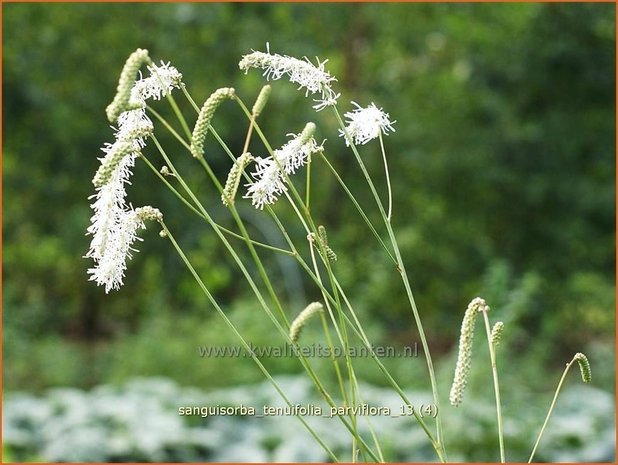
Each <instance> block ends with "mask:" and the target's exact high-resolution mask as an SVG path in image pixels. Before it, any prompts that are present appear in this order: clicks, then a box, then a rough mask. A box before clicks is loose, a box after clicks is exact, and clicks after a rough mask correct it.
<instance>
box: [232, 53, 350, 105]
mask: <svg viewBox="0 0 618 465" xmlns="http://www.w3.org/2000/svg"><path fill="white" fill-rule="evenodd" d="M266 50H267V51H266V53H265V52H256V51H253V52H252V53H250V54H248V55H244V56H243V57H242V59H241V60H240V63H238V66H239V67H240V69H241V70H243V71H244V72H245V73H247V72H248V71H249V68H258V69H263V70H264V76H265V77H266V79H268V80H270V79H272V80H277V79H281V78H282V77H283V76H286V75H287V77H288V79H289V80H290V82H292V83H295V84H298V85H299V89H303V88H304V89H305V90H306V91H305V96H307V95H309V93H312V94H318V93H319V94H320V99H315V102H317V104H316V105H314V107H313V108H315V109H316V110H317V111H320V110H322V109H324V108H325V107H327V106H330V105H335V104H336V103H337V99H338V98H339V96H340V94H337V93H335V91H334V90H333V88H332V87H331V83H332V82H334V81H336V80H337V79H336V78H335V77H333V76H331V75H330V73H329V72H328V71H326V70H325V69H324V65H325V64H326V63H327V62H328V60H325V61H322V62H320V60H319V59H317V62H318V64H317V66H316V65H314V64H312V63H311V62H310V61H309V60H308V59H307V58H305V59H304V60H299V59H298V58H293V57H289V56H287V55H279V54H278V53H270V50H269V46H268V44H266Z"/></svg>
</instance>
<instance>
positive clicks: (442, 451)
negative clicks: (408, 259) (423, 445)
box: [332, 105, 447, 461]
mask: <svg viewBox="0 0 618 465" xmlns="http://www.w3.org/2000/svg"><path fill="white" fill-rule="evenodd" d="M332 108H333V111H334V113H335V117H336V118H337V121H338V122H339V126H340V127H341V129H342V130H343V132H344V134H345V136H346V138H347V139H348V140H350V147H351V149H352V152H353V153H354V156H355V157H356V161H357V163H358V165H359V167H360V169H361V171H362V172H363V175H364V176H365V180H366V181H367V185H368V186H369V189H370V190H371V193H372V194H373V197H374V199H375V201H376V203H377V205H378V210H379V212H380V215H381V216H382V219H383V221H384V224H385V226H386V230H387V231H388V235H389V238H390V241H391V244H392V246H393V250H394V252H395V258H396V260H397V271H398V272H399V274H400V275H401V279H402V281H403V285H404V287H405V290H406V294H407V296H408V301H409V303H410V307H411V309H412V313H413V315H414V321H415V322H416V327H417V329H418V333H419V337H420V339H421V345H422V347H423V352H424V354H425V361H426V363H427V370H428V371H429V381H430V383H431V392H432V396H433V402H434V405H435V406H436V407H437V409H438V411H441V408H440V398H439V395H438V384H437V381H436V375H435V370H434V368H433V361H432V359H431V352H430V351H429V345H428V344H427V337H426V336H425V331H424V329H423V323H422V321H421V317H420V314H419V312H418V309H417V307H416V302H415V300H414V295H413V294H412V288H411V287H410V281H409V279H408V276H407V273H406V268H405V264H404V263H403V259H402V258H401V252H400V251H399V245H398V243H397V239H396V237H395V233H394V231H393V228H392V226H391V223H390V221H389V219H388V217H387V216H386V213H385V212H384V207H383V205H382V201H381V199H380V196H379V195H378V192H377V191H376V188H375V186H374V184H373V181H372V180H371V176H370V175H369V172H368V171H367V168H366V167H365V164H364V163H363V160H362V158H361V156H360V154H359V153H358V150H357V149H356V146H355V145H354V143H353V142H352V138H351V137H350V136H349V134H348V131H347V129H346V127H345V124H344V123H343V120H342V119H341V115H340V114H339V111H338V110H337V107H336V106H334V105H333V106H332ZM436 433H437V439H438V442H437V449H436V452H437V453H438V455H439V456H440V460H442V461H446V460H447V457H446V451H445V449H444V438H443V434H442V419H441V418H440V415H438V416H437V417H436Z"/></svg>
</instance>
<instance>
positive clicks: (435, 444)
mask: <svg viewBox="0 0 618 465" xmlns="http://www.w3.org/2000/svg"><path fill="white" fill-rule="evenodd" d="M236 100H237V101H238V104H239V105H240V107H241V108H242V109H243V111H244V112H245V114H246V115H247V117H248V118H250V117H251V114H250V113H249V111H248V110H247V108H246V107H245V105H244V104H243V103H242V101H241V100H240V99H239V98H238V97H237V98H236ZM255 130H256V132H257V133H258V135H259V136H260V138H261V139H262V142H263V143H264V145H265V146H266V148H267V150H268V151H269V152H270V153H272V148H271V147H270V145H269V144H268V140H267V139H266V137H265V136H264V134H263V132H262V131H261V129H260V127H259V125H258V124H256V126H255ZM218 140H220V139H218ZM323 159H324V160H325V161H326V162H327V163H328V160H326V157H323ZM328 165H329V166H330V167H331V170H332V171H333V173H334V174H335V176H336V177H337V179H338V180H339V182H340V184H341V185H342V187H343V188H344V190H345V191H346V193H348V195H349V196H350V198H351V200H352V202H353V203H354V204H355V206H356V207H357V209H358V210H359V212H360V213H361V215H362V216H363V218H364V219H365V221H366V222H367V224H368V225H369V227H370V229H371V230H372V232H374V235H375V236H376V238H377V239H378V242H379V243H380V245H382V247H383V248H384V250H385V251H386V252H387V254H388V255H389V257H390V258H391V259H392V260H393V262H394V263H395V264H397V261H396V260H395V258H394V257H393V256H392V255H391V253H390V251H389V250H388V248H387V247H386V245H385V244H384V242H383V241H382V240H381V238H380V236H379V235H378V234H377V232H376V231H375V228H373V226H372V224H371V222H370V221H369V220H368V218H367V216H366V214H365V213H364V211H363V210H362V208H361V207H360V205H359V204H358V202H357V201H356V199H355V198H354V196H353V195H352V194H351V192H350V190H349V189H348V188H347V186H346V185H345V183H344V182H343V181H342V180H341V177H340V176H339V175H338V173H337V172H336V171H335V170H334V168H332V165H330V163H328ZM268 211H269V212H270V213H271V216H272V217H273V218H274V219H275V222H276V223H277V224H278V226H279V229H280V230H281V231H282V232H283V234H284V236H285V237H286V240H287V241H288V243H290V244H291V241H290V240H289V237H288V236H287V234H286V233H285V228H284V227H283V225H281V222H280V221H279V220H278V218H277V217H276V215H274V213H273V212H272V209H271V208H270V207H268ZM382 211H383V209H382ZM291 247H292V245H291ZM293 250H295V249H293ZM296 259H297V261H299V263H300V264H301V266H302V267H303V268H304V269H305V271H307V273H308V274H309V275H310V276H312V274H313V273H312V272H311V271H310V270H309V269H308V267H307V266H306V264H303V262H302V259H301V257H300V255H297V256H296ZM312 279H313V280H314V282H316V283H317V284H318V285H320V283H318V282H317V281H316V277H315V275H313V276H312ZM335 283H336V287H337V289H338V290H339V291H342V289H341V286H340V285H339V284H338V283H337V281H336V279H335ZM333 303H334V302H333ZM348 306H349V309H350V311H351V312H352V314H353V315H354V319H355V321H356V324H357V325H358V326H359V328H361V329H360V331H361V332H362V327H361V326H360V322H359V321H358V319H357V318H356V315H355V314H354V311H353V308H352V306H351V305H349V302H348ZM344 318H345V319H346V321H348V322H349V320H348V318H347V316H346V315H345V314H344ZM349 323H350V325H351V326H352V328H353V329H354V330H355V332H357V334H359V332H358V330H357V329H356V328H355V327H354V326H353V325H352V324H351V322H349ZM362 334H363V336H364V337H361V340H362V341H363V343H364V344H365V346H366V347H367V349H369V351H370V353H371V356H372V358H373V359H374V361H375V362H376V364H377V365H378V367H379V368H380V371H381V372H382V373H383V374H384V376H385V377H386V379H387V381H388V382H389V384H391V386H392V387H393V388H394V389H395V391H396V392H397V393H398V394H399V396H400V397H401V398H402V400H403V401H404V402H405V403H406V404H407V405H409V406H412V403H411V402H410V400H409V399H408V398H407V396H406V395H405V393H404V392H403V390H402V389H401V387H400V386H399V385H398V384H397V382H396V381H395V380H394V379H393V377H392V376H391V375H390V373H389V372H388V370H387V369H386V367H385V366H384V365H383V364H382V362H381V361H380V360H379V358H378V357H377V356H376V355H375V353H374V352H373V350H372V349H371V345H370V343H369V341H368V339H367V337H366V336H365V335H364V333H362ZM421 334H422V332H421ZM424 348H425V349H427V347H426V345H424ZM427 352H428V350H426V353H427ZM432 369H433V367H432ZM430 373H433V370H431V371H430ZM435 394H436V393H435V391H434V395H435ZM434 398H435V397H434ZM436 406H437V404H436ZM438 408H439V406H438ZM414 417H415V419H416V420H417V422H418V423H419V424H420V425H421V427H422V429H423V431H424V432H425V434H426V435H427V437H428V438H429V440H430V441H431V443H432V446H433V447H434V449H435V450H436V453H437V454H438V457H439V458H440V460H441V461H442V462H445V461H446V456H445V455H444V450H443V446H442V445H441V442H439V441H437V440H436V439H435V438H434V437H433V435H432V433H431V432H430V431H429V429H428V427H427V425H426V424H425V422H424V420H423V419H422V418H421V417H420V416H419V415H418V413H417V412H416V410H415V411H414ZM437 421H438V422H439V421H440V419H439V418H438V419H437ZM440 431H441V429H440Z"/></svg>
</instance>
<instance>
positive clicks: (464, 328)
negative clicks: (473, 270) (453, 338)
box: [449, 297, 489, 407]
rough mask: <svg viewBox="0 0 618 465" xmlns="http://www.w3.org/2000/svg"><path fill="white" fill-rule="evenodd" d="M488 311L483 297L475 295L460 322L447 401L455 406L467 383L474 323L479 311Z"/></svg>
mask: <svg viewBox="0 0 618 465" xmlns="http://www.w3.org/2000/svg"><path fill="white" fill-rule="evenodd" d="M487 311H489V306H488V305H487V303H486V302H485V300H484V299H481V298H480V297H476V298H474V299H473V300H472V302H470V304H468V308H467V309H466V313H465V314H464V318H463V321H462V323H461V335H460V337H459V352H458V354H457V364H456V366H455V376H454V378H453V384H452V386H451V392H450V395H449V401H450V403H451V405H454V406H455V407H456V406H458V405H459V404H461V401H462V400H463V393H464V390H465V389H466V384H467V383H468V373H469V372H470V365H471V363H472V341H473V340H474V323H475V322H476V316H477V314H478V313H479V312H487Z"/></svg>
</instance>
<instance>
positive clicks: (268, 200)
mask: <svg viewBox="0 0 618 465" xmlns="http://www.w3.org/2000/svg"><path fill="white" fill-rule="evenodd" d="M314 131H315V124H313V123H307V125H306V126H305V129H304V130H303V132H301V133H300V134H288V136H291V137H292V139H290V140H289V141H288V142H287V143H286V144H285V145H284V146H283V147H281V148H280V149H277V150H275V151H274V153H273V156H272V157H268V158H262V157H256V158H255V164H256V169H255V171H254V172H253V173H251V175H252V176H253V178H254V181H253V182H251V183H249V184H247V186H248V189H247V194H246V195H245V196H244V198H250V199H251V203H252V204H253V206H254V207H256V208H259V209H263V208H264V205H267V204H273V203H275V202H276V201H277V199H278V197H279V196H280V195H281V194H283V193H284V192H286V191H287V187H286V186H285V182H286V179H285V177H284V175H283V173H285V174H287V175H290V174H294V173H295V172H296V170H297V169H298V168H300V167H301V166H304V165H305V164H306V163H307V161H308V160H309V157H310V156H311V154H313V153H316V152H318V151H320V150H322V145H318V144H317V142H316V141H315V139H314V138H313V132H314Z"/></svg>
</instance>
